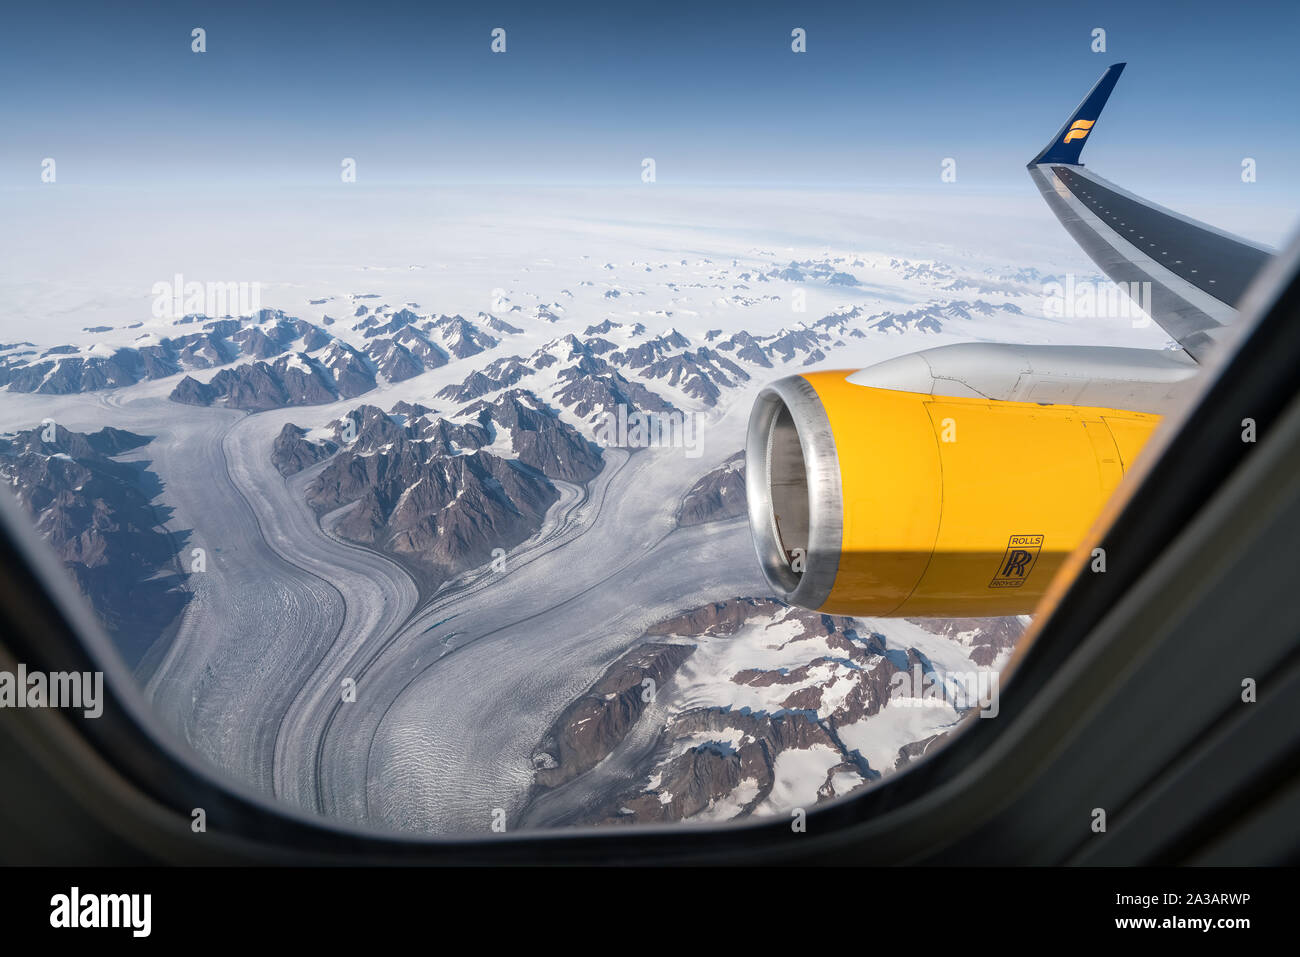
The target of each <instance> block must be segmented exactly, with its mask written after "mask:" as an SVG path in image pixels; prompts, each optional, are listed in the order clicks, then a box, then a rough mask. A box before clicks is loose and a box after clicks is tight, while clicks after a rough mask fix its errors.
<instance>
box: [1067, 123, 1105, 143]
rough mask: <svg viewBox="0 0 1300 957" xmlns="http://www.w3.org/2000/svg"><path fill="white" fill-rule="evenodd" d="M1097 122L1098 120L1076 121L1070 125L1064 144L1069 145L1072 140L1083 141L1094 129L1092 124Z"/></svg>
mask: <svg viewBox="0 0 1300 957" xmlns="http://www.w3.org/2000/svg"><path fill="white" fill-rule="evenodd" d="M1096 122H1097V121H1096V120H1075V121H1074V122H1073V123H1071V124H1070V129H1069V130H1067V131H1066V134H1065V139H1064V140H1062V142H1064V143H1068V142H1070V140H1081V139H1083V138H1084V137H1085V136H1087V135H1088V131H1089V130H1090V129H1092V124H1093V123H1096Z"/></svg>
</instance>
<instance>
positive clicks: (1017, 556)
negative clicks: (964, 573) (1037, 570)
mask: <svg viewBox="0 0 1300 957" xmlns="http://www.w3.org/2000/svg"><path fill="white" fill-rule="evenodd" d="M1042 550H1043V536H1042V535H1012V536H1011V538H1010V539H1008V540H1007V550H1006V553H1005V554H1004V555H1003V556H1002V561H1001V562H1000V563H999V564H998V571H997V574H996V575H994V576H993V581H991V582H989V587H990V588H1019V587H1020V586H1021V585H1023V584H1024V583H1025V579H1026V578H1028V577H1029V573H1030V572H1032V571H1033V570H1034V565H1035V564H1037V562H1038V553H1039V552H1041V551H1042Z"/></svg>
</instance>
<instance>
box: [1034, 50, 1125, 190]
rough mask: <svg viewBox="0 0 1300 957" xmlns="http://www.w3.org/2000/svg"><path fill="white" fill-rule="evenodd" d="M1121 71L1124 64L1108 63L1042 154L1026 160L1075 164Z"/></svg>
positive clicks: (1036, 162)
mask: <svg viewBox="0 0 1300 957" xmlns="http://www.w3.org/2000/svg"><path fill="white" fill-rule="evenodd" d="M1123 72H1124V64H1123V63H1115V64H1113V65H1111V66H1110V67H1109V68H1108V69H1107V70H1106V72H1105V73H1103V74H1102V75H1101V79H1100V80H1098V81H1097V84H1096V86H1094V87H1093V88H1092V89H1091V90H1089V91H1088V95H1087V96H1085V97H1084V98H1083V102H1082V103H1080V104H1079V105H1078V107H1076V108H1075V111H1074V112H1073V113H1071V114H1070V118H1069V119H1068V120H1066V121H1065V125H1064V126H1062V127H1061V128H1060V129H1059V130H1058V131H1057V133H1056V136H1054V137H1053V138H1052V140H1051V141H1050V142H1049V143H1048V144H1047V145H1046V146H1044V147H1043V151H1042V152H1041V153H1039V154H1038V155H1037V156H1035V157H1034V158H1033V159H1032V160H1030V161H1029V165H1030V166H1036V165H1038V164H1039V163H1068V164H1070V165H1078V163H1079V154H1080V153H1082V152H1083V144H1084V143H1086V142H1088V134H1089V133H1091V132H1092V128H1093V126H1094V125H1095V124H1096V122H1097V118H1098V117H1099V116H1101V108H1102V107H1103V106H1105V105H1106V100H1107V99H1109V98H1110V91H1111V90H1113V89H1115V83H1116V81H1118V80H1119V75H1120V74H1121V73H1123Z"/></svg>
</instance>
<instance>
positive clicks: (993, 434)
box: [746, 371, 1159, 618]
mask: <svg viewBox="0 0 1300 957" xmlns="http://www.w3.org/2000/svg"><path fill="white" fill-rule="evenodd" d="M851 374H852V372H851V371H836V372H816V373H808V374H806V375H801V376H791V377H789V378H786V379H782V380H780V381H778V382H776V383H773V384H772V385H770V386H768V387H767V388H766V389H764V390H763V392H762V393H761V394H760V396H759V398H758V401H757V402H756V403H755V406H754V411H753V414H752V415H751V417H750V422H749V436H748V440H747V443H746V484H747V487H746V492H747V495H748V499H749V521H750V529H751V532H752V533H753V537H754V543H755V547H756V548H757V550H758V555H759V560H760V563H761V564H762V566H763V570H764V573H765V575H766V576H767V578H768V581H769V583H771V584H772V585H773V586H774V587H776V588H777V589H778V590H779V591H780V593H781V594H782V596H783V597H784V598H785V599H786V600H787V601H790V602H791V603H793V604H797V605H801V606H803V607H806V608H812V609H815V610H818V611H823V612H828V613H834V614H844V615H861V616H878V617H885V616H897V617H903V616H908V617H939V618H965V617H981V616H992V615H1012V614H1028V613H1029V612H1030V611H1032V610H1033V608H1034V605H1035V604H1036V603H1037V600H1038V599H1039V597H1041V595H1042V594H1043V591H1044V589H1045V588H1046V586H1047V584H1048V583H1049V582H1050V581H1051V578H1052V575H1053V573H1054V572H1055V571H1056V569H1057V567H1058V566H1059V565H1060V564H1061V562H1062V561H1063V560H1064V558H1065V557H1066V555H1068V554H1069V553H1070V551H1072V550H1073V549H1074V547H1075V546H1076V545H1078V543H1079V542H1080V541H1081V540H1082V538H1083V536H1084V534H1085V533H1086V532H1087V530H1088V528H1089V526H1090V525H1091V524H1092V522H1093V521H1094V519H1095V518H1096V516H1097V515H1098V514H1099V513H1100V511H1101V508H1102V505H1103V503H1104V502H1105V500H1106V498H1107V497H1108V496H1109V495H1110V493H1111V492H1112V491H1113V490H1114V488H1115V486H1116V485H1117V484H1118V483H1119V480H1120V479H1121V478H1122V477H1123V475H1124V471H1125V469H1126V468H1128V467H1129V466H1130V465H1131V464H1132V462H1133V460H1134V457H1135V456H1136V455H1137V453H1138V451H1139V450H1140V449H1141V448H1142V445H1143V444H1144V443H1145V442H1146V440H1147V438H1148V437H1149V436H1150V434H1151V432H1152V430H1153V429H1154V428H1155V426H1156V424H1157V423H1158V422H1159V416H1156V415H1150V414H1146V413H1141V412H1129V411H1123V410H1118V409H1101V408H1082V407H1076V406H1068V405H1041V404H1037V403H1031V402H1003V401H996V400H990V399H974V398H945V397H942V396H934V395H928V394H921V393H915V392H897V391H893V390H888V389H877V388H873V387H870V386H862V385H855V384H853V383H851V382H848V381H846V379H847V377H848V376H849V375H851Z"/></svg>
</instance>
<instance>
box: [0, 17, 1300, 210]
mask: <svg viewBox="0 0 1300 957" xmlns="http://www.w3.org/2000/svg"><path fill="white" fill-rule="evenodd" d="M11 6H12V5H11ZM1170 6H1171V5H1169V4H1146V3H1137V2H1122V3H1074V4H1071V3H1063V4H1062V3H1055V4H1050V3H1049V4H1044V3H1041V2H1039V3H1025V4H998V5H997V7H998V8H997V9H996V10H990V9H986V8H985V5H984V4H980V3H973V2H972V3H953V4H945V3H942V2H933V0H931V2H924V3H921V2H911V3H890V4H865V3H854V4H817V3H801V4H797V5H796V4H783V5H780V6H772V7H764V6H763V5H762V4H759V3H732V2H713V3H708V4H699V3H696V4H672V3H665V2H658V0H651V2H645V3H628V4H617V5H615V4H608V5H604V4H602V5H593V6H592V7H590V8H589V9H588V8H584V6H583V5H563V4H555V5H550V4H539V3H521V4H492V3H485V4H464V5H456V6H450V5H443V4H437V3H400V4H399V3H390V2H384V0H374V2H366V3H348V4H342V5H339V6H337V8H335V7H333V6H331V5H330V4H319V5H318V4H315V3H311V4H306V3H304V4H297V3H286V4H238V3H229V2H221V3H200V4H186V3H159V4H154V5H150V4H133V5H132V6H131V8H130V9H119V8H118V7H117V6H116V5H110V4H103V3H93V4H77V3H67V4H59V5H57V6H48V5H41V4H24V5H23V6H22V7H21V8H19V9H11V10H10V11H8V12H6V13H5V14H4V18H5V22H4V25H3V26H4V28H3V34H2V36H0V82H3V85H4V88H5V90H6V91H7V92H6V95H5V97H4V99H3V105H0V113H2V114H3V117H4V129H5V131H6V134H5V136H4V138H3V143H0V186H4V187H13V186H19V187H22V186H27V185H29V184H35V182H36V180H37V178H38V175H39V164H40V160H41V158H43V157H46V156H52V157H54V158H55V159H56V161H57V163H58V172H59V182H60V183H62V184H69V185H73V186H124V185H129V186H139V185H168V184H172V185H178V186H182V187H195V188H201V187H204V186H211V185H234V186H237V187H240V188H246V187H247V188H252V187H258V186H263V187H266V186H273V187H283V186H326V185H331V184H335V183H337V182H338V181H339V178H338V171H339V164H340V161H341V159H342V158H343V157H345V156H347V157H354V158H355V159H356V160H357V163H358V173H359V177H358V179H359V184H360V185H362V186H364V185H383V186H392V185H400V184H426V185H428V184H435V185H436V184H443V183H466V182H469V183H474V182H479V183H553V184H566V183H574V184H603V183H610V184H617V183H624V184H627V183H636V182H637V179H638V177H639V174H640V162H641V159H642V158H643V157H647V156H649V157H654V158H655V160H656V163H657V173H658V179H659V182H661V183H664V184H681V185H691V184H696V185H734V186H742V185H744V186H749V185H784V186H789V185H798V186H839V185H863V186H883V187H897V186H904V187H914V186H929V185H935V184H937V183H938V178H939V167H940V163H941V161H942V159H943V158H944V157H949V156H951V157H954V158H955V159H956V160H957V163H958V167H957V168H958V185H959V187H960V188H962V189H983V188H988V189H1001V188H1006V187H1008V186H1010V187H1014V188H1016V189H1023V188H1025V185H1026V183H1027V178H1026V177H1025V174H1024V171H1023V167H1024V164H1025V162H1026V161H1027V160H1028V159H1029V158H1030V157H1031V156H1033V155H1034V153H1036V152H1037V150H1038V149H1039V148H1040V147H1041V146H1042V144H1043V143H1044V142H1045V141H1046V139H1047V138H1048V137H1049V136H1050V135H1051V134H1052V133H1054V132H1055V130H1056V128H1057V126H1058V125H1059V124H1060V122H1061V121H1062V120H1063V119H1064V118H1065V115H1066V114H1067V113H1068V112H1069V110H1070V109H1071V108H1072V107H1073V106H1074V104H1075V103H1076V102H1077V101H1078V100H1079V98H1080V97H1082V95H1083V94H1084V92H1086V90H1087V89H1088V87H1089V86H1090V85H1091V84H1092V83H1093V81H1094V80H1096V78H1097V77H1098V76H1099V75H1100V74H1101V73H1102V71H1103V70H1104V69H1105V67H1106V66H1107V65H1108V64H1109V63H1111V62H1114V61H1117V60H1127V61H1128V62H1129V67H1128V70H1127V71H1126V73H1125V75H1124V76H1123V78H1122V79H1121V81H1120V84H1119V86H1118V88H1117V89H1116V92H1115V95H1114V96H1113V97H1112V99H1111V103H1110V105H1109V107H1108V108H1107V111H1106V114H1105V115H1104V116H1103V119H1102V122H1101V124H1099V126H1098V133H1097V136H1096V139H1095V142H1092V143H1090V144H1089V147H1088V149H1087V150H1086V151H1085V152H1084V161H1085V162H1086V163H1088V164H1089V165H1090V166H1092V167H1094V168H1097V169H1098V171H1099V172H1101V173H1102V174H1103V175H1105V176H1107V177H1109V178H1111V179H1114V180H1117V181H1119V182H1121V183H1123V184H1124V185H1126V186H1129V187H1131V188H1134V189H1138V190H1139V191H1140V190H1141V189H1142V188H1143V187H1144V186H1154V187H1157V188H1158V190H1163V191H1164V195H1165V196H1166V197H1173V196H1176V194H1177V193H1178V192H1179V191H1180V190H1185V191H1195V192H1201V193H1205V194H1207V195H1214V196H1216V197H1220V198H1224V199H1231V198H1232V197H1233V196H1236V195H1239V194H1242V190H1243V184H1241V182H1240V164H1241V160H1242V158H1243V157H1246V156H1251V157H1254V158H1255V159H1256V160H1257V162H1258V169H1259V182H1258V183H1256V184H1253V185H1254V188H1253V189H1252V190H1251V192H1250V193H1249V194H1248V196H1249V199H1250V200H1251V201H1256V202H1257V201H1259V200H1260V199H1261V198H1265V197H1267V198H1268V199H1269V201H1270V202H1281V203H1292V204H1294V205H1297V208H1300V201H1298V200H1297V195H1300V189H1298V188H1297V186H1296V185H1295V183H1294V181H1295V180H1296V179H1297V177H1296V175H1295V174H1296V172H1297V162H1296V157H1297V155H1300V153H1298V149H1300V125H1298V124H1297V123H1296V122H1295V119H1296V115H1297V107H1296V103H1297V93H1300V68H1298V67H1297V66H1296V58H1295V51H1294V44H1295V41H1296V38H1297V36H1300V4H1296V3H1286V4H1282V3H1277V4H1262V3H1261V4H1251V5H1249V6H1248V7H1247V6H1243V5H1241V4H1235V3H1226V2H1217V3H1186V4H1179V5H1177V7H1178V10H1179V12H1178V13H1177V14H1176V15H1171V14H1170V13H1168V12H1166V11H1167V10H1168V9H1169V8H1170ZM705 8H707V9H705ZM195 26H201V27H204V28H205V29H206V30H207V44H208V52H206V53H204V54H201V55H200V54H194V53H192V52H191V51H190V30H191V28H192V27H195ZM497 26H500V27H504V28H505V29H506V30H507V44H508V50H507V52H506V53H505V54H504V55H494V54H492V53H491V52H490V50H489V42H490V36H489V32H490V30H491V29H492V28H493V27H497ZM796 26H797V27H803V28H804V29H806V30H807V35H808V52H807V53H805V54H794V53H792V52H791V50H790V31H791V29H792V28H793V27H796ZM1094 27H1103V28H1104V29H1106V31H1107V47H1108V49H1107V52H1106V53H1104V54H1098V53H1093V52H1091V50H1090V49H1089V44H1090V40H1091V38H1090V33H1091V30H1092V28H1094ZM1288 180H1291V181H1292V182H1287V181H1288Z"/></svg>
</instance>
